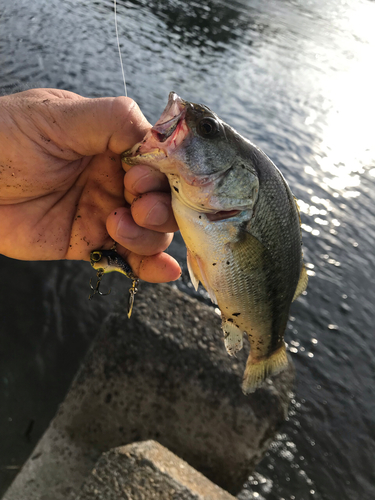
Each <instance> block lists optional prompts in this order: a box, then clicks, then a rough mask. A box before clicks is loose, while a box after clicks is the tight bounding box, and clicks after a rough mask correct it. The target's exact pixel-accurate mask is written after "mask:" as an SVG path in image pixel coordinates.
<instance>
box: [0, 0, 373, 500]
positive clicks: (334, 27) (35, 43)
mask: <svg viewBox="0 0 375 500" xmlns="http://www.w3.org/2000/svg"><path fill="white" fill-rule="evenodd" d="M118 21H119V33H120V38H121V46H122V52H123V54H124V57H125V70H126V75H127V80H128V92H129V95H130V96H131V97H132V98H134V99H135V100H136V101H137V102H138V103H139V105H140V107H141V109H142V110H143V112H144V113H145V114H146V116H147V117H148V119H149V120H150V121H151V122H154V121H155V120H156V119H157V118H158V116H159V115H160V113H161V111H162V110H163V108H164V106H165V103H166V99H167V95H168V92H169V91H170V90H172V89H173V90H175V91H176V92H177V93H178V94H180V95H181V96H182V97H183V98H185V99H188V100H192V101H196V102H197V101H198V102H203V103H205V104H206V105H208V106H209V107H211V108H212V109H213V110H215V111H216V112H217V113H218V114H219V115H220V116H221V117H222V118H223V119H225V120H226V121H228V123H230V124H231V125H232V126H234V127H235V128H237V129H238V130H239V132H241V133H243V134H244V135H245V136H247V137H248V138H249V139H251V140H252V141H254V142H255V143H256V144H258V145H259V146H260V147H261V148H262V149H264V151H265V152H266V153H267V154H268V155H269V156H270V157H271V158H272V159H273V160H274V161H275V162H276V164H277V165H278V166H279V167H280V169H281V170H282V172H283V173H284V175H285V176H286V178H287V180H288V182H289V184H290V186H291V188H292V190H293V192H294V194H295V195H296V196H297V198H298V199H299V200H300V206H301V212H302V214H301V215H302V223H303V225H302V228H303V238H304V255H305V261H306V262H307V267H308V269H309V274H310V284H309V288H308V293H307V294H306V295H304V296H302V297H301V298H300V299H299V300H298V301H297V302H296V303H295V304H294V305H293V308H292V318H291V321H290V323H289V329H288V331H287V335H286V340H287V342H288V344H289V350H290V352H291V354H292V356H293V359H294V362H295V365H296V368H297V377H298V385H297V393H296V397H295V399H294V401H293V404H292V408H291V412H290V417H289V420H288V422H286V424H285V425H284V427H283V429H282V432H281V434H280V435H279V436H278V440H277V441H276V442H275V443H274V445H273V446H272V447H271V449H270V451H269V453H268V454H267V457H266V458H265V459H264V460H263V462H262V463H261V464H260V465H259V467H258V469H257V473H256V474H254V476H252V477H251V478H250V481H249V484H248V486H247V488H246V489H245V490H244V491H243V492H242V493H241V495H240V496H239V498H240V499H241V500H246V499H252V498H254V499H255V498H257V499H260V500H261V499H262V498H264V499H267V500H276V499H277V500H287V499H291V500H294V499H295V500H308V499H317V500H318V499H319V500H320V499H322V500H332V499H340V500H346V499H350V500H353V499H364V500H367V499H369V500H370V499H374V498H375V472H374V464H375V361H374V359H375V358H374V354H373V353H374V350H375V336H374V333H375V326H374V325H375V312H374V310H375V308H374V302H375V292H374V286H373V283H374V277H375V276H374V275H375V272H374V271H375V259H374V233H375V224H374V212H375V209H374V183H375V164H374V160H375V148H374V132H375V122H374V116H375V101H374V88H375V72H374V71H373V68H374V61H375V29H374V26H375V3H374V2H370V1H364V0H358V1H354V0H348V1H344V0H342V1H340V0H324V1H323V0H310V1H302V0H300V1H281V0H279V1H278V0H271V1H261V0H258V1H256V0H236V1H231V2H226V1H219V0H217V1H207V0H204V1H202V2H189V3H188V2H186V3H185V2H178V1H176V0H169V1H157V0H154V1H152V0H151V1H146V0H144V1H143V0H142V1H130V0H129V1H127V2H123V1H122V2H121V1H120V3H119V7H118ZM114 33H115V30H114V15H113V8H112V4H111V2H110V1H97V2H94V1H93V2H83V1H80V0H78V1H77V0H75V1H73V0H66V1H64V2H61V1H57V0H48V1H47V0H35V1H34V2H29V1H26V0H14V1H13V2H10V1H7V0H0V77H1V78H0V86H1V90H2V91H3V92H12V91H14V89H16V88H19V86H20V85H21V87H22V85H24V86H25V87H30V86H41V87H58V88H64V89H67V90H71V91H74V92H77V93H80V94H82V95H85V96H89V97H93V96H106V95H120V94H122V93H123V83H122V79H121V72H120V64H119V60H118V55H117V48H116V42H115V37H114ZM172 252H173V253H174V254H175V255H177V256H178V258H180V259H182V256H183V254H184V249H183V246H182V243H181V240H179V239H177V241H176V243H174V244H173V246H172ZM0 267H1V278H2V283H1V284H2V286H1V289H0V314H1V318H2V322H1V342H0V360H1V364H0V477H1V481H0V488H1V489H2V490H4V488H5V487H6V485H7V483H8V482H9V481H10V480H11V478H12V477H13V476H14V474H15V472H16V469H17V466H20V465H21V464H22V462H23V461H24V460H25V459H26V458H27V456H28V454H29V453H30V452H31V450H32V448H33V446H34V444H35V442H36V440H37V439H38V437H39V436H40V435H41V433H42V432H43V430H44V428H45V427H46V426H47V425H48V422H49V420H50V418H51V417H52V416H53V414H54V412H55V410H56V407H57V405H58V403H59V402H60V401H61V400H62V399H63V396H64V393H65V391H66V390H67V387H68V385H69V382H70V381H71V379H72V377H73V375H74V373H75V371H76V369H77V368H78V365H79V361H80V359H81V358H82V356H83V354H84V352H85V351H86V349H87V347H88V345H89V343H90V341H91V339H92V338H93V336H94V335H95V333H96V329H97V324H98V323H99V322H100V321H101V319H102V318H103V317H104V315H105V314H106V313H107V312H108V310H109V308H110V307H111V303H112V301H113V300H114V299H116V297H119V296H121V294H122V293H123V292H124V290H125V286H126V285H124V283H123V281H122V280H121V277H119V278H117V277H114V278H112V280H113V282H114V288H115V290H114V294H113V297H112V298H111V299H110V298H107V299H106V301H101V302H99V301H96V302H95V303H94V302H88V301H87V286H88V284H87V283H88V279H89V276H90V275H92V273H90V270H89V269H88V267H89V266H88V265H87V264H80V263H45V264H42V263H23V262H13V261H9V260H8V259H5V258H2V259H1V260H0ZM187 283H188V280H187V279H186V276H184V279H183V280H182V281H181V283H180V286H181V287H182V288H183V289H185V290H186V291H189V292H190V293H191V288H190V287H189V286H188V284H187ZM33 422H34V423H33ZM28 431H29V432H28Z"/></svg>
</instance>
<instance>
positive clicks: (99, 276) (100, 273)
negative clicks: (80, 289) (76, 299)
mask: <svg viewBox="0 0 375 500" xmlns="http://www.w3.org/2000/svg"><path fill="white" fill-rule="evenodd" d="M103 274H104V269H98V271H97V273H96V285H95V287H93V286H92V283H91V282H92V278H91V279H90V288H91V290H93V291H94V293H91V294H90V295H89V300H91V299H92V298H93V297H94V295H96V294H98V295H109V294H110V293H111V289H109V290H108V292H107V293H103V292H101V291H100V290H99V288H100V282H101V281H102V278H103Z"/></svg>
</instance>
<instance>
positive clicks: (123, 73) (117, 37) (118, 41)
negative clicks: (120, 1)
mask: <svg viewBox="0 0 375 500" xmlns="http://www.w3.org/2000/svg"><path fill="white" fill-rule="evenodd" d="M113 5H114V8H115V28H116V40H117V48H118V54H119V56H120V64H121V71H122V79H123V80H124V90H125V97H128V92H127V90H126V80H125V72H124V65H123V64H122V55H121V49H120V39H119V36H118V28H117V3H116V0H113Z"/></svg>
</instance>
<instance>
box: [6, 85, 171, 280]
mask: <svg viewBox="0 0 375 500" xmlns="http://www.w3.org/2000/svg"><path fill="white" fill-rule="evenodd" d="M149 127H150V125H149V123H148V122H147V120H146V119H145V118H144V116H143V114H142V113H141V111H140V110H139V108H138V106H137V105H136V104H135V103H134V101H132V100H131V99H129V98H125V97H118V98H102V99H87V98H84V97H82V96H79V95H77V94H74V93H71V92H67V91H63V90H55V89H35V90H29V91H26V92H21V93H19V94H13V95H10V96H4V97H1V98H0V144H1V148H0V253H2V254H3V255H6V256H8V257H12V258H15V259H21V260H57V259H73V260H77V259H82V260H89V256H90V252H91V251H92V250H98V249H103V248H107V249H108V248H111V247H112V245H113V243H114V241H116V242H117V243H118V244H117V248H116V249H117V251H118V253H120V255H122V256H123V257H124V258H125V259H126V260H127V261H128V262H129V264H130V266H131V267H132V269H133V271H134V273H135V274H136V275H138V276H139V278H141V279H144V280H146V281H150V282H163V281H172V280H174V279H177V278H178V276H179V275H180V268H179V266H178V264H177V262H176V261H175V260H174V259H173V258H172V257H171V256H169V255H167V254H165V253H163V251H164V250H165V249H166V248H167V247H168V245H169V244H170V242H171V240H172V234H170V232H171V231H175V230H176V228H177V226H176V223H175V221H174V218H173V214H172V211H171V207H170V195H169V188H168V184H167V182H166V179H165V178H164V177H163V176H162V174H160V173H159V172H157V171H155V170H152V169H150V168H149V167H145V166H138V167H137V168H136V169H135V171H134V172H131V171H130V172H129V173H128V174H127V175H126V180H125V193H124V172H123V170H122V166H121V161H120V154H121V153H122V152H123V151H124V150H126V149H129V148H130V147H131V146H133V145H134V144H135V143H136V142H138V141H139V140H141V139H142V137H143V136H144V135H145V133H146V132H147V130H148V129H149ZM146 171H147V172H146ZM139 195H142V197H139ZM125 196H126V198H127V200H128V201H129V202H131V201H133V198H134V197H138V198H137V199H136V200H135V201H134V203H133V205H132V207H131V208H129V207H126V202H125ZM163 217H164V219H165V221H164V222H163ZM153 218H154V219H153ZM107 219H108V220H107Z"/></svg>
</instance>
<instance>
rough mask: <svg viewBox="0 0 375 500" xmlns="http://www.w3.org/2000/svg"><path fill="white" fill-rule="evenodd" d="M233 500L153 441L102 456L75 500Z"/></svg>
mask: <svg viewBox="0 0 375 500" xmlns="http://www.w3.org/2000/svg"><path fill="white" fill-rule="evenodd" d="M130 499H131V500H151V499H153V500H235V497H233V496H232V495H230V494H229V493H227V492H226V491H224V490H222V489H221V488H219V487H218V486H216V484H213V483H212V482H211V481H209V480H208V479H207V478H206V477H204V476H203V474H200V473H199V472H197V471H196V470H195V469H193V468H192V467H190V465H188V464H187V463H186V462H184V461H183V460H181V459H180V458H178V457H177V456H176V455H174V454H173V453H171V452H170V451H169V450H167V449H166V448H164V446H161V445H160V444H159V443H156V442H155V441H143V442H141V443H135V444H129V445H127V446H122V447H121V448H115V449H114V450H111V451H109V452H107V453H104V454H103V455H102V456H101V458H100V459H99V460H98V462H97V463H96V465H95V468H94V469H93V471H92V472H91V474H90V476H89V478H88V479H87V480H86V481H85V483H84V485H83V487H82V492H81V493H80V494H78V496H77V498H76V500H130Z"/></svg>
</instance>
